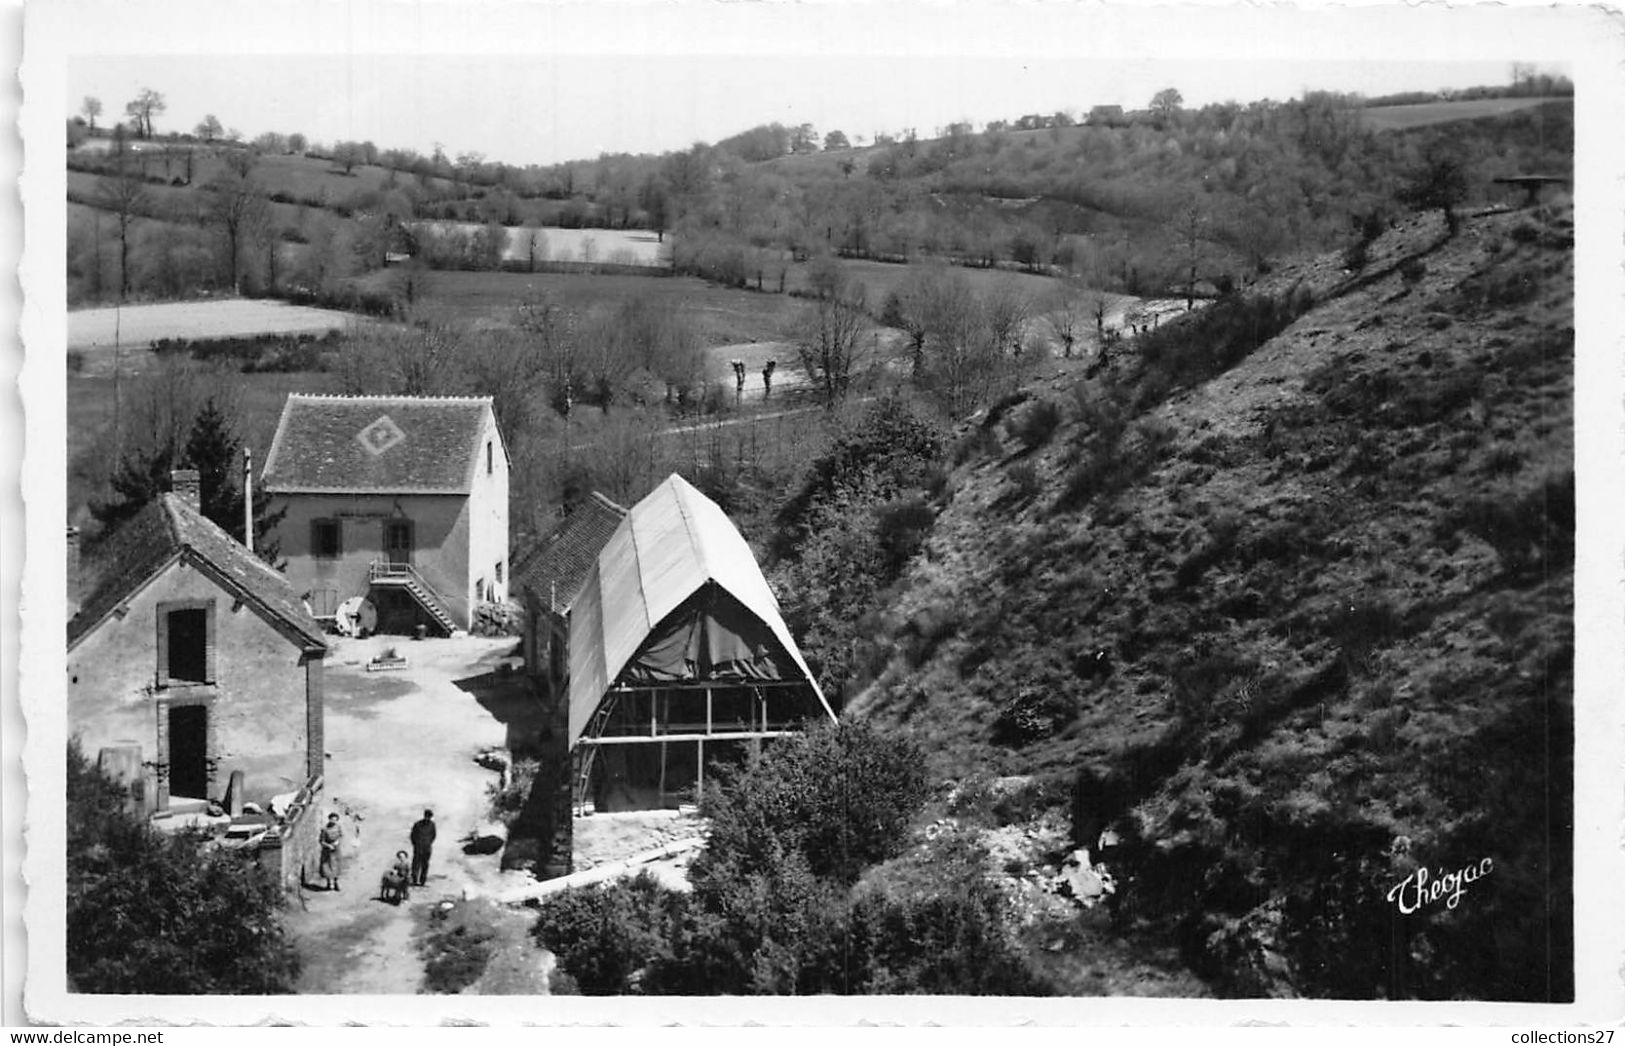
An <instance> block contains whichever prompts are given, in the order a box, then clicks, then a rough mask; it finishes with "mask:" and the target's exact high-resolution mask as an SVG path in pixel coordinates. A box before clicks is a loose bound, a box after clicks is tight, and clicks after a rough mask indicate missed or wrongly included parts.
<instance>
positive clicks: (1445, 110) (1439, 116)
mask: <svg viewBox="0 0 1625 1046" xmlns="http://www.w3.org/2000/svg"><path fill="white" fill-rule="evenodd" d="M1552 102H1566V103H1569V104H1572V103H1573V100H1572V99H1569V98H1475V99H1473V100H1472V101H1467V102H1424V103H1422V104H1421V105H1383V106H1378V107H1376V108H1374V109H1366V110H1364V111H1362V112H1361V114H1360V116H1361V118H1362V119H1363V120H1364V121H1365V124H1366V126H1367V127H1370V128H1371V129H1372V130H1374V131H1405V130H1409V129H1410V128H1412V127H1426V126H1428V125H1430V124H1438V123H1450V122H1452V121H1455V120H1478V119H1482V118H1483V117H1486V116H1505V115H1507V114H1508V113H1515V112H1519V111H1521V110H1524V109H1534V108H1536V107H1538V106H1542V105H1546V104H1548V103H1552Z"/></svg>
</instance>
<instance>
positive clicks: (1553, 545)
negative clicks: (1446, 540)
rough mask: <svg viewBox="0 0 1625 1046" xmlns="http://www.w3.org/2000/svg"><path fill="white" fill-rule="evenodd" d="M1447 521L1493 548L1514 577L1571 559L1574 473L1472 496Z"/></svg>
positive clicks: (1562, 564) (1557, 566)
mask: <svg viewBox="0 0 1625 1046" xmlns="http://www.w3.org/2000/svg"><path fill="white" fill-rule="evenodd" d="M1447 526H1449V527H1451V528H1455V529H1462V530H1466V531H1467V532H1468V533H1470V534H1473V535H1474V536H1476V537H1478V538H1479V539H1481V540H1483V541H1484V542H1486V543H1488V544H1489V545H1490V547H1491V548H1493V549H1495V552H1496V555H1497V556H1499V557H1500V560H1501V566H1502V568H1503V569H1504V570H1505V571H1506V572H1507V573H1508V574H1509V575H1511V576H1513V577H1514V578H1517V577H1522V576H1524V575H1528V574H1534V573H1538V572H1540V571H1541V570H1543V569H1544V570H1548V571H1549V570H1552V569H1562V568H1564V567H1571V568H1572V566H1573V563H1574V472H1573V470H1568V471H1565V472H1562V473H1558V474H1556V475H1551V476H1547V477H1546V478H1545V479H1544V480H1542V481H1541V483H1540V485H1539V486H1536V487H1533V488H1531V489H1528V490H1525V491H1523V492H1521V493H1514V492H1511V491H1505V492H1501V493H1497V494H1491V495H1486V496H1484V497H1480V498H1473V499H1471V500H1469V501H1468V502H1466V503H1465V504H1464V505H1462V506H1461V508H1460V509H1458V510H1457V511H1456V512H1455V513H1453V514H1452V515H1451V516H1450V517H1449V520H1448V522H1447Z"/></svg>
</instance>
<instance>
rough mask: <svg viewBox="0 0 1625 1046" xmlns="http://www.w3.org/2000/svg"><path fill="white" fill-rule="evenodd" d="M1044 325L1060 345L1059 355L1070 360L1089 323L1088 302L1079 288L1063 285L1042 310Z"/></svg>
mask: <svg viewBox="0 0 1625 1046" xmlns="http://www.w3.org/2000/svg"><path fill="white" fill-rule="evenodd" d="M1044 323H1045V325H1046V326H1048V327H1049V330H1050V333H1051V334H1052V335H1054V337H1055V340H1056V341H1058V342H1060V343H1061V355H1062V356H1063V357H1064V358H1065V359H1071V358H1072V350H1073V349H1074V348H1075V347H1076V346H1077V344H1078V341H1079V339H1080V338H1082V337H1083V332H1084V330H1085V329H1086V327H1087V325H1088V323H1089V301H1088V300H1087V298H1086V296H1085V295H1084V294H1083V293H1082V292H1081V290H1080V288H1078V287H1076V286H1072V285H1069V284H1063V286H1062V288H1061V289H1060V290H1059V291H1057V292H1056V294H1055V297H1054V298H1052V299H1051V300H1050V303H1049V307H1048V308H1046V309H1045V310H1044Z"/></svg>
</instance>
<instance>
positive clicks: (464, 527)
mask: <svg viewBox="0 0 1625 1046" xmlns="http://www.w3.org/2000/svg"><path fill="white" fill-rule="evenodd" d="M506 478H507V477H506V472H504V474H503V479H504V481H506ZM503 502H504V513H506V486H504V497H503ZM471 506H472V499H471V498H468V497H464V496H462V495H451V494H398V495H397V494H285V495H274V496H273V497H272V509H273V510H276V509H281V508H284V507H285V508H286V509H287V514H286V515H285V516H284V517H283V518H282V520H281V521H280V522H279V523H278V524H277V526H276V531H275V540H276V541H277V543H278V545H279V549H278V551H279V552H280V553H281V555H282V556H283V557H284V558H285V559H287V561H288V568H287V576H288V582H289V583H290V584H291V585H293V590H294V592H295V593H296V594H300V595H303V594H305V593H307V592H309V593H311V596H310V597H308V598H309V599H310V603H311V607H312V609H313V610H315V611H316V612H317V613H318V614H320V613H322V612H323V611H324V610H325V609H326V607H325V605H324V604H326V603H327V602H328V601H329V600H334V601H342V600H344V599H348V598H349V597H351V596H365V595H366V594H367V589H368V582H367V572H368V569H369V568H370V567H371V565H372V564H373V563H374V562H375V561H378V560H381V559H386V558H388V557H387V552H386V549H385V545H384V542H385V535H386V533H387V532H388V529H389V524H390V523H391V522H392V521H393V522H396V523H400V522H410V524H411V534H412V552H411V563H412V566H413V567H415V568H416V569H417V571H418V573H419V574H421V575H422V576H423V579H424V580H425V581H427V582H428V583H429V585H430V586H431V587H433V588H434V590H435V592H436V593H438V594H439V596H440V598H441V600H442V601H443V602H444V603H445V604H446V607H447V609H448V610H450V611H451V613H452V617H453V618H454V619H456V621H457V624H458V626H459V627H462V628H467V627H468V625H469V621H470V615H471V612H472V609H473V604H472V602H471V599H472V594H473V589H474V578H475V577H477V576H478V575H477V574H476V573H475V572H474V570H473V569H471V566H472V563H471V550H472V548H473V544H472V540H471V531H472V529H473V528H472V526H471V519H472V517H473V512H472V511H471ZM482 515H483V513H482ZM318 521H324V522H336V523H337V524H338V526H339V546H340V547H339V554H338V555H337V556H331V557H329V556H323V555H318V554H317V551H316V550H315V549H314V548H313V547H312V541H313V540H314V538H315V535H316V527H315V524H316V523H317V522H318ZM505 522H506V515H504V523H505ZM486 569H489V567H487V568H486ZM324 593H325V594H326V598H324V595H323V594H324Z"/></svg>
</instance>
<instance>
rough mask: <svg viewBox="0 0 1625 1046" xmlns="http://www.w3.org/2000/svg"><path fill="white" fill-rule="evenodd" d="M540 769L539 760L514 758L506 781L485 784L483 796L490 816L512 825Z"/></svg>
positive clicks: (528, 795)
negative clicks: (488, 807)
mask: <svg viewBox="0 0 1625 1046" xmlns="http://www.w3.org/2000/svg"><path fill="white" fill-rule="evenodd" d="M540 769H541V761H540V760H537V759H534V758H521V759H515V760H514V761H513V765H512V766H511V767H510V768H509V770H508V774H507V780H506V781H504V782H503V783H502V784H489V785H486V786H485V797H486V799H487V801H488V802H489V804H490V810H491V817H492V818H494V819H495V820H498V821H501V822H502V823H503V824H505V825H507V826H508V827H510V828H511V827H513V823H514V820H515V819H516V818H518V816H519V813H520V811H521V810H523V809H524V807H525V800H526V799H528V798H529V797H530V790H531V786H532V785H534V784H535V783H536V772H537V771H538V770H540Z"/></svg>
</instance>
